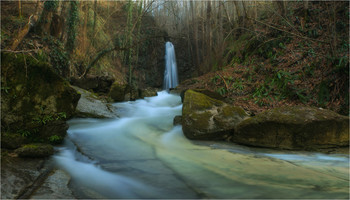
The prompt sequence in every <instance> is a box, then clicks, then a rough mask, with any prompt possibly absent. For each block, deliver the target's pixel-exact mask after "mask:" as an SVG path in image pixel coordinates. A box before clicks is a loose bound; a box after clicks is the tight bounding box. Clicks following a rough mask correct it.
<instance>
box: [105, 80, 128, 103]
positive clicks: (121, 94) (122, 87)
mask: <svg viewBox="0 0 350 200" xmlns="http://www.w3.org/2000/svg"><path fill="white" fill-rule="evenodd" d="M127 87H128V86H127V84H122V83H119V82H117V81H116V82H114V83H113V84H112V86H111V89H110V91H109V97H110V98H111V99H112V100H113V101H115V102H121V101H124V99H125V93H126V89H127Z"/></svg>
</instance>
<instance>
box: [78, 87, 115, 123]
mask: <svg viewBox="0 0 350 200" xmlns="http://www.w3.org/2000/svg"><path fill="white" fill-rule="evenodd" d="M72 87H73V88H74V89H75V90H76V91H77V92H79V93H80V94H81V98H80V100H79V102H78V105H77V108H76V114H75V116H76V117H91V118H115V117H117V114H116V112H115V109H114V108H113V106H112V105H110V104H108V103H105V102H102V101H101V99H99V98H98V96H96V95H95V94H93V93H91V92H88V91H86V90H84V89H81V88H79V87H75V86H72Z"/></svg>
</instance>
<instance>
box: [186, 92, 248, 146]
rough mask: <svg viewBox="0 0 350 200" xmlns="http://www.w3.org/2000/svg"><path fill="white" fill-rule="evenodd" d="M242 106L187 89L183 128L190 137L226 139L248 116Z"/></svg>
mask: <svg viewBox="0 0 350 200" xmlns="http://www.w3.org/2000/svg"><path fill="white" fill-rule="evenodd" d="M247 117H248V116H247V114H246V113H245V112H244V110H243V109H242V108H239V107H234V106H232V105H229V104H227V103H224V102H223V101H220V100H217V99H213V98H211V97H208V96H206V95H204V94H202V93H199V92H195V91H193V90H187V91H186V92H185V93H184V102H183V107H182V129H183V132H184V134H185V136H186V137H187V138H189V139H202V140H206V139H218V140H222V139H226V138H227V137H230V136H231V135H232V134H233V132H234V127H235V126H236V124H238V123H239V122H241V121H242V120H243V119H245V118H247Z"/></svg>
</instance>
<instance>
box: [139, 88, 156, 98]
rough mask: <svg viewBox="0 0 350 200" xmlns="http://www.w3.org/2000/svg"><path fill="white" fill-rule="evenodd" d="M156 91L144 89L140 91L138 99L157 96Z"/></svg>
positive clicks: (154, 89)
mask: <svg viewBox="0 0 350 200" xmlns="http://www.w3.org/2000/svg"><path fill="white" fill-rule="evenodd" d="M157 95H158V94H157V89H156V88H150V87H149V88H145V89H140V95H139V96H140V98H141V99H142V98H145V97H154V96H157Z"/></svg>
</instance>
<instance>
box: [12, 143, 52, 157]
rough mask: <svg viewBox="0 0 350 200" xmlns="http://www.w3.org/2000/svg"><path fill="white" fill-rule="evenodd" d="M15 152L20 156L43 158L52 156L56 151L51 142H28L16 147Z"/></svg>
mask: <svg viewBox="0 0 350 200" xmlns="http://www.w3.org/2000/svg"><path fill="white" fill-rule="evenodd" d="M15 153H17V154H18V156H19V157H29V158H43V157H49V156H51V155H52V154H53V153H54V149H53V146H52V145H50V144H41V143H37V144H27V145H24V146H22V147H20V148H18V149H16V151H15Z"/></svg>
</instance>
